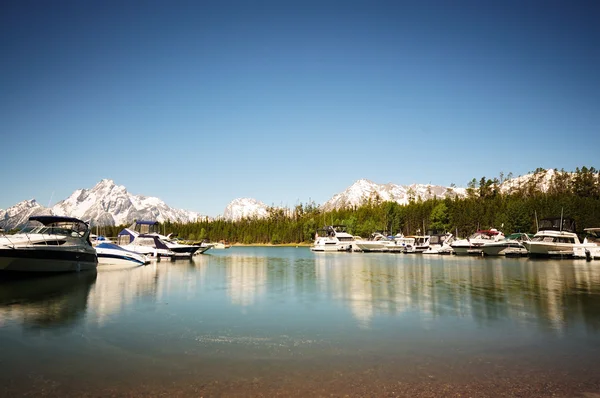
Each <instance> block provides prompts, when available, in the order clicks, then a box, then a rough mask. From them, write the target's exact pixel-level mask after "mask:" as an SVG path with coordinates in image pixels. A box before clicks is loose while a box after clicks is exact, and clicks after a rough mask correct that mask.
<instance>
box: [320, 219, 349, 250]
mask: <svg viewBox="0 0 600 398" xmlns="http://www.w3.org/2000/svg"><path fill="white" fill-rule="evenodd" d="M354 241H355V240H354V236H352V235H350V234H349V233H348V232H346V227H345V226H344V225H329V226H326V227H323V228H322V229H320V230H318V231H317V232H316V234H315V242H314V244H313V245H312V246H311V248H310V250H311V251H313V252H347V251H351V250H352V245H353V244H354Z"/></svg>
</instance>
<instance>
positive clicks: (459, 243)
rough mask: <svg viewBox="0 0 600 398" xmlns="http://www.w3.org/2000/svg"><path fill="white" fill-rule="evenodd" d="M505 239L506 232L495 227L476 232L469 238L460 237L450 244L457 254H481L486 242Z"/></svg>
mask: <svg viewBox="0 0 600 398" xmlns="http://www.w3.org/2000/svg"><path fill="white" fill-rule="evenodd" d="M501 239H504V234H503V233H502V232H500V231H498V230H497V229H495V228H492V229H483V230H479V231H477V232H475V233H474V234H472V235H471V236H469V237H468V238H467V239H459V240H455V241H454V242H452V244H451V245H450V246H451V247H452V249H453V250H454V253H455V254H456V255H459V256H460V255H479V256H480V255H481V254H482V249H481V248H482V246H483V245H484V244H486V243H490V242H497V241H499V240H501Z"/></svg>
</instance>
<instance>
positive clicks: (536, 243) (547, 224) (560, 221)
mask: <svg viewBox="0 0 600 398" xmlns="http://www.w3.org/2000/svg"><path fill="white" fill-rule="evenodd" d="M580 243H581V242H580V241H579V237H578V236H577V234H576V233H575V221H574V220H573V219H571V218H563V217H555V218H545V219H542V220H540V225H539V229H538V232H537V233H536V234H535V235H534V236H533V238H532V239H531V240H530V241H524V242H523V245H525V248H526V249H527V252H528V253H529V255H530V256H534V257H553V256H556V257H572V256H573V249H574V247H575V246H576V245H579V244H580Z"/></svg>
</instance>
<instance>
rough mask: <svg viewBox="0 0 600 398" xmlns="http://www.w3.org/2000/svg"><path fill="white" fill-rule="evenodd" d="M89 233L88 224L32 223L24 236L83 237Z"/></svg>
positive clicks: (24, 231)
mask: <svg viewBox="0 0 600 398" xmlns="http://www.w3.org/2000/svg"><path fill="white" fill-rule="evenodd" d="M87 231H88V227H87V225H86V224H84V223H82V222H71V221H59V222H54V223H48V224H46V225H44V224H42V223H40V222H39V221H30V222H29V223H28V224H27V225H26V226H25V227H24V228H23V229H21V233H23V234H48V235H64V236H72V237H82V236H84V235H85V233H86V232H87Z"/></svg>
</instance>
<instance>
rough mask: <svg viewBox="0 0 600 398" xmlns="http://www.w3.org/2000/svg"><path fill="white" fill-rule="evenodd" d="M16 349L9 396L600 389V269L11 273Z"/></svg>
mask: <svg viewBox="0 0 600 398" xmlns="http://www.w3.org/2000/svg"><path fill="white" fill-rule="evenodd" d="M0 347H1V348H2V351H1V352H2V354H1V356H0V364H1V365H2V369H3V371H2V372H0V382H1V387H0V395H2V396H24V395H30V396H432V397H435V396H458V395H462V396H477V397H482V396H490V397H495V396H586V397H593V396H598V397H600V370H599V367H598V365H599V364H600V262H585V261H584V260H532V259H527V258H517V259H515V258H507V259H504V258H480V257H456V256H422V255H404V254H374V253H368V254H367V253H312V252H310V251H309V250H308V249H307V248H293V247H285V248H284V247H234V248H231V249H228V250H211V251H209V252H207V253H206V254H204V255H201V256H197V257H195V258H194V259H193V260H192V261H176V262H165V261H163V262H158V263H153V264H150V265H147V266H142V267H135V268H121V269H118V268H112V267H110V266H100V267H99V268H98V272H97V273H81V274H73V275H61V276H53V277H46V278H40V279H28V280H2V281H0ZM596 394H598V395H596Z"/></svg>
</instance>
